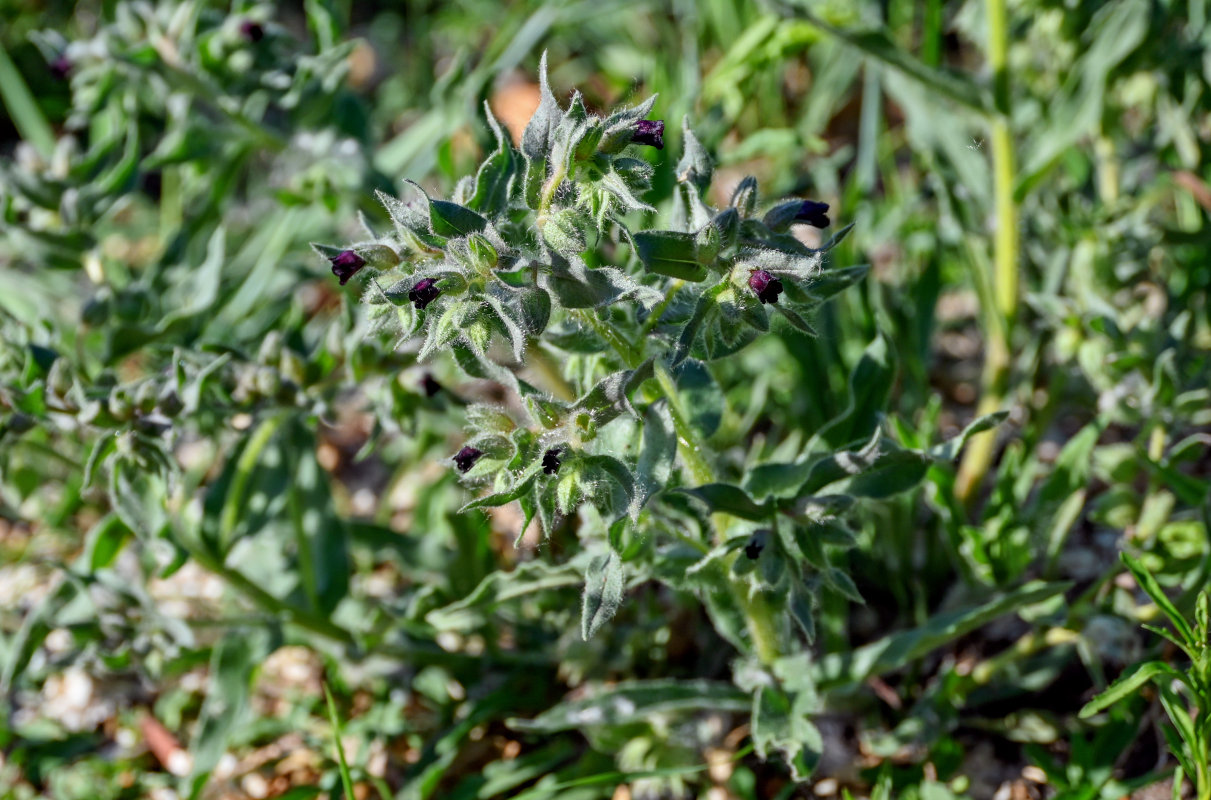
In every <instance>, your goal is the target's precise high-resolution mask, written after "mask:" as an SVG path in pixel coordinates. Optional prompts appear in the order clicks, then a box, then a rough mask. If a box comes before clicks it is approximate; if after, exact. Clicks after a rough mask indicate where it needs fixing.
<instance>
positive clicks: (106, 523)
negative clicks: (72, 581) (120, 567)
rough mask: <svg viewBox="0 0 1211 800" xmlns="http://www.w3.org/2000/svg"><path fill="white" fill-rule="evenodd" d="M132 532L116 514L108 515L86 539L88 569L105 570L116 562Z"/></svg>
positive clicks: (85, 551) (93, 527)
mask: <svg viewBox="0 0 1211 800" xmlns="http://www.w3.org/2000/svg"><path fill="white" fill-rule="evenodd" d="M129 533H130V531H129V530H128V529H127V526H126V525H124V524H123V523H122V521H121V519H119V517H118V515H116V514H112V513H111V514H106V515H105V516H104V517H102V518H101V519H100V520H98V521H97V523H96V524H95V525H93V526H92V528H91V529H89V531H88V533H87V534H86V535H85V537H84V553H85V559H86V563H87V564H88V568H89V569H90V570H92V571H94V572H95V571H96V570H99V569H104V568H106V567H108V566H109V565H110V564H112V563H113V562H114V559H115V558H117V556H118V553H119V552H121V550H122V546H123V545H124V544H126V541H127V539H128V538H129Z"/></svg>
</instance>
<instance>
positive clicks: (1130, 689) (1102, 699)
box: [1080, 661, 1186, 719]
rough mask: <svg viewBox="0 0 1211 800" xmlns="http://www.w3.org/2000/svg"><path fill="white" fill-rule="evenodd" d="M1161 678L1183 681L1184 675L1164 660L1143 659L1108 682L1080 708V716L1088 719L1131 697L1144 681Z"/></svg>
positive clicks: (1158, 680) (1157, 680)
mask: <svg viewBox="0 0 1211 800" xmlns="http://www.w3.org/2000/svg"><path fill="white" fill-rule="evenodd" d="M1162 679H1163V680H1166V681H1173V680H1179V681H1185V680H1186V676H1185V675H1183V674H1182V673H1181V672H1179V671H1178V670H1177V669H1175V668H1173V667H1171V666H1169V665H1168V664H1166V663H1165V662H1164V661H1145V662H1144V663H1142V664H1135V665H1134V666H1132V667H1131V668H1130V669H1128V670H1127V671H1126V672H1124V673H1123V674H1122V675H1121V676H1119V679H1118V680H1116V681H1115V682H1114V683H1112V684H1110V686H1109V687H1107V689H1106V691H1104V692H1102V693H1101V694H1099V695H1098V696H1097V697H1095V698H1093V699H1092V700H1090V701H1089V702H1088V703H1086V704H1085V706H1084V707H1083V708H1082V709H1081V713H1080V717H1081V719H1088V718H1089V717H1092V716H1093V715H1094V714H1096V713H1097V712H1099V711H1101V710H1102V709H1104V708H1109V707H1110V706H1112V705H1114V704H1115V703H1118V702H1121V701H1123V700H1126V699H1127V698H1129V697H1132V696H1133V695H1135V693H1136V692H1137V691H1138V690H1139V688H1140V687H1141V686H1143V685H1144V684H1145V683H1148V682H1150V681H1156V682H1158V683H1159V682H1160V680H1162Z"/></svg>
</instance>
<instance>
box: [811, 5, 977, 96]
mask: <svg viewBox="0 0 1211 800" xmlns="http://www.w3.org/2000/svg"><path fill="white" fill-rule="evenodd" d="M802 2H803V0H800V2H797V3H796V5H799V6H800V11H799V13H801V14H802V15H803V16H804V17H805V18H806V19H808V20H809V21H811V23H812V24H813V25H816V26H818V27H819V28H821V29H822V30H825V31H827V32H828V33H830V34H832V35H833V36H836V37H837V38H838V39H840V40H841V41H843V42H845V43H846V44H848V45H850V46H851V47H856V48H857V49H859V50H861V51H862V52H863V53H864V54H865V55H866V56H868V57H870V58H873V59H875V60H876V61H879V62H882V63H883V64H886V65H887V66H889V67H891V68H892V69H894V70H897V71H898V72H901V73H903V74H904V75H906V76H907V77H909V78H912V79H913V80H914V81H917V82H918V83H920V84H922V85H923V86H924V87H926V88H927V89H929V90H930V91H932V92H934V93H936V94H939V95H942V96H944V97H947V98H949V99H951V100H954V101H955V102H957V103H959V104H960V105H963V106H965V107H967V108H969V109H971V110H972V111H975V112H977V113H979V114H981V115H989V114H990V113H991V110H992V103H991V102H990V98H989V96H988V92H987V90H985V89H984V88H983V87H981V86H980V85H979V84H977V83H975V82H974V81H972V80H971V79H970V78H969V77H967V76H966V75H965V74H963V73H960V72H957V71H954V70H943V69H940V68H935V67H929V66H926V65H925V64H923V63H922V62H920V61H918V60H917V59H916V58H914V57H913V56H912V55H911V54H909V53H908V52H906V51H905V50H904V49H903V48H901V47H900V46H899V45H898V44H897V43H896V41H895V39H894V38H893V37H892V35H891V33H890V32H889V31H888V30H887V29H886V28H873V29H867V30H850V29H847V28H839V27H836V26H833V25H829V24H827V23H826V22H824V21H823V20H821V19H820V18H819V17H817V16H816V15H815V14H812V13H810V12H809V11H807V10H803V9H802Z"/></svg>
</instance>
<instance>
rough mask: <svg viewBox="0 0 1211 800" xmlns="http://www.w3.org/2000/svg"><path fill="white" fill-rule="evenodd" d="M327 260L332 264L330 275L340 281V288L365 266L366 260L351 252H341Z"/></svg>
mask: <svg viewBox="0 0 1211 800" xmlns="http://www.w3.org/2000/svg"><path fill="white" fill-rule="evenodd" d="M328 260H329V261H331V262H332V274H333V275H335V276H336V277H338V278H340V279H341V286H344V285H345V283H346V282H347V281H348V280H349V279H350V278H352V277H353V276H354V275H356V274H357V272H358V270H360V269H361V268H362V267H364V266H366V259H364V258H362V257H361V256H359V255H358V254H357V253H355V252H353V251H352V250H342V251H341V252H339V253H337V254H336V255H334V256H333V257H332V258H330V259H328Z"/></svg>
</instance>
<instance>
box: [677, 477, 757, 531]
mask: <svg viewBox="0 0 1211 800" xmlns="http://www.w3.org/2000/svg"><path fill="white" fill-rule="evenodd" d="M676 491H678V492H684V493H686V494H688V495H689V496H691V497H693V498H695V499H696V500H698V501H700V502H701V503H703V504H704V505H705V506H706V507H707V509H708V510H709V511H710V512H711V513H712V514H713V513H716V512H723V513H725V514H731V515H732V516H734V517H740V518H741V519H747V520H751V521H753V522H764V521H765V520H768V519H769V518H770V514H772V513H773V507H772V506H771V505H770V504H768V503H757V502H756V501H755V500H753V498H751V497H749V496H748V494H747V493H745V491H744V490H743V489H741V488H740V487H739V486H732V485H731V484H728V483H708V484H705V485H703V486H698V487H695V488H692V489H689V488H685V489H677V490H676Z"/></svg>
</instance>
